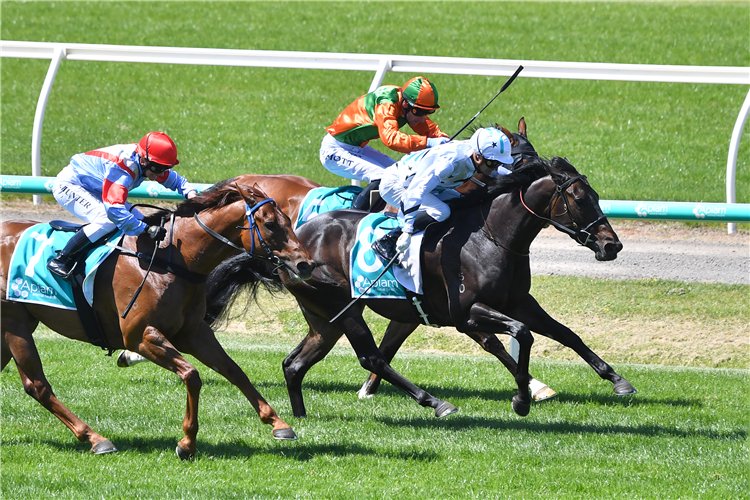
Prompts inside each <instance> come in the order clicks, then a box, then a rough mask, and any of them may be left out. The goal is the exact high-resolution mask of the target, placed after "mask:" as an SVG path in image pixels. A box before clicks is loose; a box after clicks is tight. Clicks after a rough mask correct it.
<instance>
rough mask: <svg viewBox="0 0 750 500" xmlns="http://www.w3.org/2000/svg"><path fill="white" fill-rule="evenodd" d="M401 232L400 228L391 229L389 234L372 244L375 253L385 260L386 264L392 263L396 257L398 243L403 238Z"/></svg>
mask: <svg viewBox="0 0 750 500" xmlns="http://www.w3.org/2000/svg"><path fill="white" fill-rule="evenodd" d="M401 232H402V231H401V228H400V227H397V228H394V229H391V230H390V232H389V233H387V234H386V235H385V236H383V237H381V238H380V239H378V240H376V241H375V242H374V243H373V244H372V249H373V251H374V252H375V253H376V254H378V255H379V256H380V257H381V258H383V259H385V261H386V262H390V261H391V259H392V258H393V257H394V256H395V255H396V241H397V240H398V237H399V236H401Z"/></svg>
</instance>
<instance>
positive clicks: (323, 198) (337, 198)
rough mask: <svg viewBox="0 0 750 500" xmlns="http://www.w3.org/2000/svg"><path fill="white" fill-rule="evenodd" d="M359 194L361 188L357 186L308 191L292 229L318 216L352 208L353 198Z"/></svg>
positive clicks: (321, 188) (320, 188)
mask: <svg viewBox="0 0 750 500" xmlns="http://www.w3.org/2000/svg"><path fill="white" fill-rule="evenodd" d="M361 192H362V188H361V187H359V186H341V187H336V188H328V187H319V188H315V189H312V190H310V192H308V193H307V195H305V199H304V200H302V206H301V207H300V209H299V214H298V215H297V220H296V221H295V224H294V229H295V230H297V229H299V227H300V226H301V225H302V224H304V223H305V222H307V221H309V220H310V219H312V218H313V217H316V216H318V215H320V214H324V213H326V212H333V211H334V210H341V209H344V208H352V203H353V202H354V198H356V197H357V195H358V194H359V193H361Z"/></svg>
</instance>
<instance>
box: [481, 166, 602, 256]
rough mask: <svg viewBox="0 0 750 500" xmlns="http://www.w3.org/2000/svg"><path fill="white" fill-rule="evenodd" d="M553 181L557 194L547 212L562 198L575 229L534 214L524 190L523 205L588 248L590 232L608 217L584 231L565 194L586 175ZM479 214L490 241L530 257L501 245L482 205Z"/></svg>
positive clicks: (551, 199)
mask: <svg viewBox="0 0 750 500" xmlns="http://www.w3.org/2000/svg"><path fill="white" fill-rule="evenodd" d="M552 180H553V181H554V182H555V184H556V187H555V192H554V193H553V194H552V198H550V201H549V203H548V204H547V210H546V211H547V212H548V213H550V214H551V213H552V206H553V205H554V204H555V201H556V200H557V198H558V197H560V198H562V200H563V202H564V203H565V212H566V213H567V214H568V216H569V217H570V221H571V222H572V223H573V228H574V229H569V228H567V227H566V226H563V225H562V224H560V223H559V222H555V221H554V220H552V219H550V218H548V217H543V216H541V215H539V214H537V213H536V212H534V211H533V210H532V209H531V208H529V206H528V205H526V202H525V201H524V200H523V190H519V192H518V193H519V196H520V198H521V204H522V205H523V206H524V208H525V209H526V210H528V211H529V213H531V214H532V215H533V216H534V217H536V218H538V219H541V220H543V221H545V222H547V223H548V224H552V225H553V226H554V227H555V228H557V229H558V230H560V231H562V232H564V233H566V234H568V235H570V236H571V237H572V238H573V239H574V240H576V242H577V243H578V244H579V245H581V246H586V245H587V244H588V242H589V240H591V232H590V230H591V228H592V227H594V226H597V225H598V224H599V223H600V222H601V221H603V220H606V219H607V216H605V215H602V216H601V217H599V218H598V219H596V220H595V221H593V222H592V223H591V224H589V225H587V226H586V227H584V228H583V229H581V228H580V225H579V224H578V222H576V219H575V217H574V216H573V211H572V210H571V208H570V202H569V201H568V197H567V196H565V194H564V193H565V190H566V189H568V188H569V187H570V186H571V185H573V184H574V183H576V182H578V181H585V180H586V176H585V175H577V176H576V177H571V178H570V179H568V180H567V181H565V182H563V183H562V184H557V181H555V180H554V178H553V179H552ZM479 212H480V213H481V214H482V220H483V221H484V225H483V226H482V233H483V234H484V235H485V236H486V237H487V238H488V239H489V240H490V241H492V242H493V243H494V244H495V245H496V246H499V247H502V248H504V249H505V250H507V251H509V252H510V253H513V254H516V255H519V256H521V257H528V256H529V255H530V254H529V253H522V252H518V251H516V250H513V249H511V248H508V247H507V246H505V245H503V244H502V243H500V241H498V240H497V238H495V237H494V236H493V234H492V232H491V231H490V228H489V227H488V226H487V219H486V218H485V217H484V213H483V212H482V207H481V205H480V206H479Z"/></svg>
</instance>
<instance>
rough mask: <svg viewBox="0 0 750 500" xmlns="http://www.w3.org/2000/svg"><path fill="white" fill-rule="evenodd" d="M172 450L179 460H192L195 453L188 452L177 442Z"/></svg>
mask: <svg viewBox="0 0 750 500" xmlns="http://www.w3.org/2000/svg"><path fill="white" fill-rule="evenodd" d="M174 452H175V453H177V456H178V457H180V460H192V459H193V457H195V453H190V452H189V451H187V450H186V449H185V448H183V447H182V446H180V445H179V444H178V445H177V448H175V450H174Z"/></svg>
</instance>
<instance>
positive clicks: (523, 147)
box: [117, 117, 556, 401]
mask: <svg viewBox="0 0 750 500" xmlns="http://www.w3.org/2000/svg"><path fill="white" fill-rule="evenodd" d="M496 126H497V125H496ZM503 130H504V131H505V132H506V133H507V134H508V135H510V138H511V146H512V148H513V149H512V154H513V158H514V160H515V163H514V167H517V166H518V165H520V164H522V163H523V162H525V161H528V160H529V159H532V158H535V157H537V156H538V154H537V152H536V150H535V149H534V146H533V144H532V143H531V141H529V139H528V134H527V125H526V119H525V118H523V117H522V118H521V119H520V120H519V121H518V133H511V132H509V131H507V130H505V129H503ZM472 132H473V131H472ZM473 180H474V182H472V181H468V182H466V183H465V184H464V185H463V186H461V187H459V188H458V191H460V192H462V193H463V194H469V193H471V192H472V191H474V190H477V189H479V186H481V185H482V184H483V181H484V182H489V183H491V182H493V181H492V180H490V179H486V178H484V177H483V176H482V174H480V173H477V176H476V178H474V179H473ZM476 180H479V182H476ZM237 181H240V182H242V183H244V184H257V185H258V186H259V187H260V188H261V189H262V190H263V191H264V192H266V193H269V195H270V196H271V197H272V198H274V199H275V200H277V203H278V204H279V208H281V210H282V211H283V212H284V213H285V214H287V215H289V217H290V218H291V219H292V221H293V222H294V221H296V220H297V216H298V214H299V211H300V208H301V206H302V202H303V201H304V199H305V196H306V195H307V193H309V192H310V191H311V190H312V189H315V188H318V187H320V184H318V183H316V182H314V181H312V180H310V179H307V178H305V177H300V176H295V175H253V174H247V175H241V176H239V177H237ZM256 264H259V263H256ZM260 265H261V266H262V264H260ZM235 272H237V273H240V274H241V273H243V272H249V273H250V276H251V277H252V278H250V279H252V280H256V279H257V281H254V284H255V285H256V288H253V289H252V291H251V293H250V294H249V295H248V297H249V298H254V297H255V296H256V294H257V285H260V283H263V284H264V285H266V287H268V288H269V289H271V290H280V289H281V288H282V287H276V286H275V284H274V282H272V281H269V280H267V279H266V278H264V276H268V274H269V273H268V272H264V271H259V272H257V273H256V272H253V270H252V269H236V270H235ZM250 286H251V287H252V285H250ZM233 292H234V291H233V289H232V288H231V287H230V286H219V287H216V289H213V290H212V289H209V291H208V293H209V295H210V296H212V297H213V300H212V302H214V303H216V304H218V306H219V307H218V310H217V311H214V308H213V307H209V308H208V311H207V317H206V321H207V322H208V323H209V325H212V326H215V325H216V324H218V323H215V322H217V321H219V320H220V319H221V318H219V316H220V315H221V313H222V312H224V311H225V310H226V307H225V306H226V304H225V302H224V301H226V300H230V297H232V296H233ZM418 326H419V323H411V324H402V323H400V322H398V321H391V322H390V323H389V325H388V328H387V329H386V332H385V335H384V337H383V340H382V342H381V344H380V350H381V352H382V353H383V355H384V356H385V358H386V360H388V361H389V362H390V361H391V360H392V359H393V357H394V356H395V354H396V351H397V350H398V348H399V347H400V346H401V344H403V342H404V341H405V340H406V338H407V337H408V336H409V335H410V334H411V333H413V332H414V331H415V330H416V329H417V327H418ZM469 337H470V338H471V339H472V340H474V341H476V342H477V343H478V344H479V345H480V346H481V347H482V348H483V349H485V350H486V351H487V352H489V353H490V354H492V355H494V356H495V357H497V358H498V359H499V360H500V361H501V362H502V363H503V365H504V366H505V367H506V368H507V369H508V371H509V372H510V373H511V374H512V375H515V373H516V361H515V360H514V359H513V357H512V356H511V355H510V354H508V352H507V351H506V350H505V347H504V346H503V344H502V342H500V341H498V340H497V338H496V337H495V336H494V335H493V334H485V333H483V332H472V333H471V334H469ZM141 361H145V359H144V358H142V357H141V356H138V355H137V354H133V353H131V352H128V351H123V352H122V353H120V355H119V356H118V358H117V365H118V366H120V367H123V368H124V367H127V366H132V365H133V364H136V363H139V362H141ZM531 382H532V387H533V394H532V395H533V397H534V399H535V400H538V401H541V400H544V399H548V398H550V397H553V396H554V395H555V394H556V392H555V391H553V390H552V389H550V388H549V387H547V386H546V385H545V384H543V383H541V382H539V381H536V380H535V379H534V378H533V377H532V379H531ZM378 385H379V378H378V377H377V375H375V374H371V375H370V377H369V378H368V381H366V382H365V385H364V386H363V388H362V389H361V390H360V392H359V395H360V397H363V398H364V397H371V396H372V395H374V393H375V391H376V389H377V387H378Z"/></svg>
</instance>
